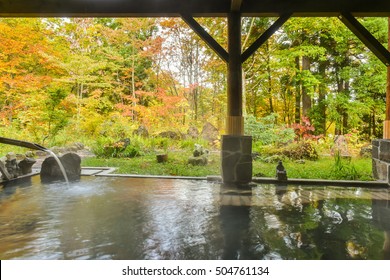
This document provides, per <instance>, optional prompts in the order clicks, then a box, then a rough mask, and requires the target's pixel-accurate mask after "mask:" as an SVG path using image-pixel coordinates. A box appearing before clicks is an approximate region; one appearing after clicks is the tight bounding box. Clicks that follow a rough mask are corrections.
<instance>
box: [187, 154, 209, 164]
mask: <svg viewBox="0 0 390 280" xmlns="http://www.w3.org/2000/svg"><path fill="white" fill-rule="evenodd" d="M207 162H208V159H207V156H206V155H202V156H197V157H189V158H188V163H189V164H191V165H200V166H204V165H207Z"/></svg>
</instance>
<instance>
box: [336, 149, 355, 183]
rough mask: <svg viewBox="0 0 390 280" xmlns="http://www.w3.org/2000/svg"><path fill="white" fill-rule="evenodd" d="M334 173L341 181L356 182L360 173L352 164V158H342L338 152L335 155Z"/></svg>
mask: <svg viewBox="0 0 390 280" xmlns="http://www.w3.org/2000/svg"><path fill="white" fill-rule="evenodd" d="M332 172H333V173H334V175H335V177H336V178H337V179H339V180H340V179H344V180H356V179H357V178H358V177H359V173H358V172H357V170H356V168H355V166H354V165H353V164H352V163H351V158H350V157H343V156H341V154H340V152H337V153H335V155H334V165H333V168H332Z"/></svg>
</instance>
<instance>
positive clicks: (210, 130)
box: [200, 122, 219, 143]
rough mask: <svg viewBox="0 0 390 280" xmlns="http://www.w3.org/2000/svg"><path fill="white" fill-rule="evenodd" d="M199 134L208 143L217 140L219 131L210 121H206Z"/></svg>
mask: <svg viewBox="0 0 390 280" xmlns="http://www.w3.org/2000/svg"><path fill="white" fill-rule="evenodd" d="M200 136H201V137H202V138H203V139H205V140H207V141H208V142H210V143H213V142H214V141H216V140H218V138H219V131H218V129H217V128H216V127H215V126H213V125H212V124H211V123H209V122H207V123H206V124H205V125H204V126H203V129H202V132H201V133H200Z"/></svg>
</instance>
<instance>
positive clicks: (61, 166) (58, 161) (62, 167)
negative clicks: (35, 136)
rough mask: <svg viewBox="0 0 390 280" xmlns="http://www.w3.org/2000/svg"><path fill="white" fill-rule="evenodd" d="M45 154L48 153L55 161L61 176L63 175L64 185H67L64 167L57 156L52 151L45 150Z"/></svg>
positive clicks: (67, 180)
mask: <svg viewBox="0 0 390 280" xmlns="http://www.w3.org/2000/svg"><path fill="white" fill-rule="evenodd" d="M45 152H48V153H49V154H50V155H51V156H52V157H53V158H54V159H55V160H56V162H57V163H58V166H59V167H60V169H61V172H62V175H64V179H65V182H66V184H67V185H69V179H68V175H67V174H66V170H65V168H64V165H63V164H62V162H61V161H60V159H59V158H58V157H57V155H56V154H55V153H54V152H53V151H51V150H49V149H46V150H45Z"/></svg>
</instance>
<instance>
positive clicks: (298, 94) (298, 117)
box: [295, 57, 301, 123]
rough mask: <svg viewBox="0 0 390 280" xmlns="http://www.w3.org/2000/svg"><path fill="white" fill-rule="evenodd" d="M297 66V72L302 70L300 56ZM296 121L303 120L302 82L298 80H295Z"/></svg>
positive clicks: (297, 58)
mask: <svg viewBox="0 0 390 280" xmlns="http://www.w3.org/2000/svg"><path fill="white" fill-rule="evenodd" d="M295 67H296V71H297V73H299V72H300V68H301V67H300V61H299V57H296V58H295ZM295 91H296V93H295V123H300V122H301V84H300V82H299V81H298V80H297V78H296V81H295Z"/></svg>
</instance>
